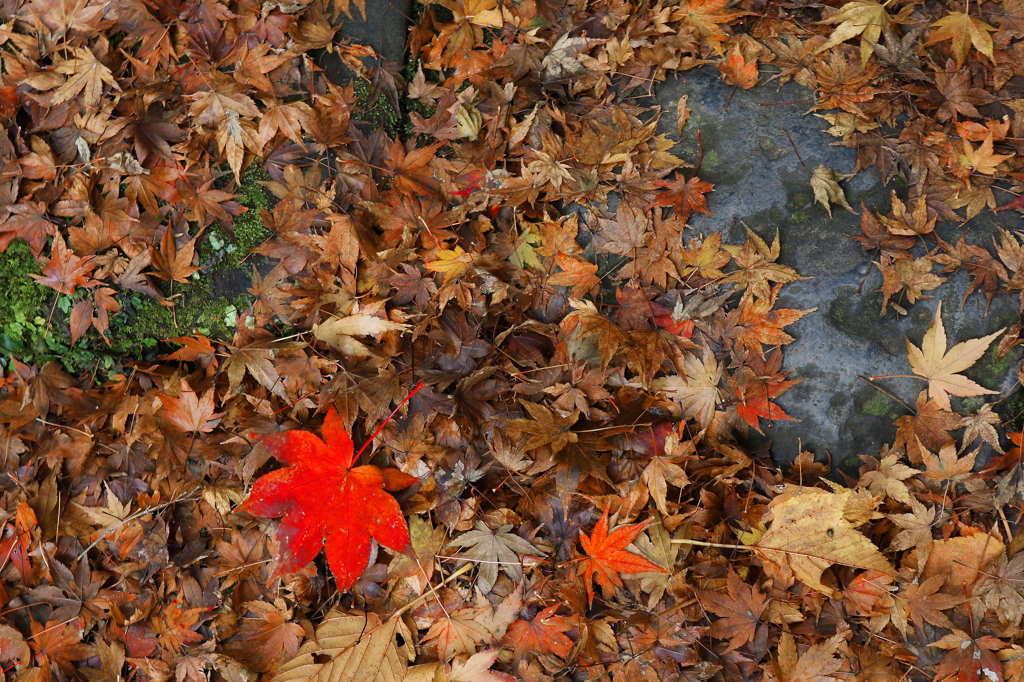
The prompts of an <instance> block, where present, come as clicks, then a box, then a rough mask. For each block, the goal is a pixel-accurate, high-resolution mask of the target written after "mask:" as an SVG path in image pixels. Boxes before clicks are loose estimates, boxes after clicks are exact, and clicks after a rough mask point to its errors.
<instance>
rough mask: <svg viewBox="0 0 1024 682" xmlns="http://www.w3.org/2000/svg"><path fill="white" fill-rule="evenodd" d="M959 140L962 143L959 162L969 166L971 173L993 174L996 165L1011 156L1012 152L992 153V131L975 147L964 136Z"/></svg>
mask: <svg viewBox="0 0 1024 682" xmlns="http://www.w3.org/2000/svg"><path fill="white" fill-rule="evenodd" d="M961 141H962V142H963V144H964V153H963V154H961V155H960V163H962V164H964V165H965V166H967V167H968V168H970V169H971V172H972V173H980V174H982V175H993V174H994V173H995V172H996V166H998V165H999V164H1001V163H1002V162H1003V161H1006V160H1007V159H1009V158H1010V157H1011V156H1013V154H993V153H992V133H989V134H988V137H986V138H985V141H984V142H982V143H981V146H980V147H978V148H977V149H975V148H974V145H972V144H971V143H970V142H968V141H967V140H966V138H964V139H962V140H961Z"/></svg>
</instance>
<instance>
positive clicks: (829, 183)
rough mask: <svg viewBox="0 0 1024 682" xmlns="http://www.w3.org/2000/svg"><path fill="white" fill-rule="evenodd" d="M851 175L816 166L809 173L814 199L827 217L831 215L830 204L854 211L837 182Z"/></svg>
mask: <svg viewBox="0 0 1024 682" xmlns="http://www.w3.org/2000/svg"><path fill="white" fill-rule="evenodd" d="M849 177H851V176H849V175H845V174H843V173H837V172H836V171H834V170H832V169H831V168H826V167H825V166H818V167H817V168H815V169H814V173H813V174H812V175H811V189H813V190H814V200H815V201H816V202H818V203H819V204H821V205H822V206H824V207H825V210H826V211H828V217H829V218H831V217H832V204H836V205H837V206H842V207H843V208H845V209H846V210H847V211H849V212H850V213H856V211H854V210H853V207H852V206H850V204H848V203H847V201H846V195H845V194H843V188H842V187H840V186H839V183H840V182H841V181H843V180H846V179H847V178H849Z"/></svg>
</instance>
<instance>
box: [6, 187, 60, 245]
mask: <svg viewBox="0 0 1024 682" xmlns="http://www.w3.org/2000/svg"><path fill="white" fill-rule="evenodd" d="M6 208H7V211H8V214H7V217H6V218H5V219H4V221H3V223H2V224H0V252H2V251H3V250H6V249H7V246H8V245H9V244H10V243H11V241H13V240H14V239H22V240H24V241H25V242H26V243H28V248H29V250H30V251H32V255H33V256H35V257H36V258H38V257H39V256H40V255H41V254H42V253H43V247H44V246H46V238H47V237H49V236H53V235H55V233H56V231H57V230H56V227H54V224H53V223H52V222H51V221H50V220H49V219H48V218H47V217H46V202H43V201H23V202H20V203H17V204H12V205H10V206H7V207H6Z"/></svg>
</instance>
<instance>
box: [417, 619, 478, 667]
mask: <svg viewBox="0 0 1024 682" xmlns="http://www.w3.org/2000/svg"><path fill="white" fill-rule="evenodd" d="M487 612H489V608H487V607H484V609H480V608H478V607H469V608H465V609H459V610H458V611H453V612H451V613H450V614H447V615H446V616H445V617H444V618H440V619H438V620H437V621H435V622H434V624H433V625H431V626H430V630H428V631H427V634H426V635H424V637H423V639H422V640H421V641H422V642H436V643H437V652H438V654H439V655H440V656H441V658H442V659H450V658H452V657H453V656H456V655H458V654H472V653H474V652H475V651H476V647H477V645H478V644H480V643H481V642H489V641H491V640H492V639H493V635H492V634H491V632H490V631H489V630H488V628H487V627H486V625H484V623H482V622H480V618H479V617H480V616H481V615H482V614H484V615H486V613H487Z"/></svg>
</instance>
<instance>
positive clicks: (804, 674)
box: [765, 632, 845, 682]
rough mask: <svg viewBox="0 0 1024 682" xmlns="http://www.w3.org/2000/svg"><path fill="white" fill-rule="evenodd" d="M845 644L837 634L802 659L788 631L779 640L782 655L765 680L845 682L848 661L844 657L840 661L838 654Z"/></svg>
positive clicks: (773, 664) (767, 671)
mask: <svg viewBox="0 0 1024 682" xmlns="http://www.w3.org/2000/svg"><path fill="white" fill-rule="evenodd" d="M842 643H843V636H842V635H841V634H837V635H833V636H832V637H830V638H829V639H827V640H825V641H824V642H819V643H817V644H812V645H811V646H810V647H809V648H808V649H807V651H805V652H804V655H803V656H800V657H799V658H798V657H797V653H796V642H795V641H794V640H793V635H791V634H789V633H788V632H784V633H782V636H781V637H780V638H779V646H778V656H777V657H776V658H775V659H774V660H773V661H772V665H771V666H770V667H769V668H767V669H766V670H765V673H766V674H765V679H768V680H770V682H776V681H778V682H841V680H842V679H843V678H844V677H845V675H842V673H841V672H840V671H841V669H842V668H843V666H844V664H845V662H844V660H843V658H836V654H837V653H838V652H839V645H840V644H842ZM832 673H840V674H839V675H838V676H834V675H832Z"/></svg>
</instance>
